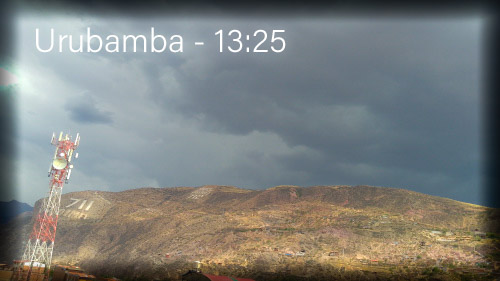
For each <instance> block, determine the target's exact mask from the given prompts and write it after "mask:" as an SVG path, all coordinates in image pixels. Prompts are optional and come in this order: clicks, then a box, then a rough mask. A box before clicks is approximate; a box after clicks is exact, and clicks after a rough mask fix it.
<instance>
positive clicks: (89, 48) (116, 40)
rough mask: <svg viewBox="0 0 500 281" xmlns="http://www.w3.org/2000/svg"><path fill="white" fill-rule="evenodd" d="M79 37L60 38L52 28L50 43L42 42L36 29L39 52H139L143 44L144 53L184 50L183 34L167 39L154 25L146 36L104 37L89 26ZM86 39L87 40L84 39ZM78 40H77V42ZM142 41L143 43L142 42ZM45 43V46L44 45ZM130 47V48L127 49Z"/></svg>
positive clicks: (67, 36)
mask: <svg viewBox="0 0 500 281" xmlns="http://www.w3.org/2000/svg"><path fill="white" fill-rule="evenodd" d="M75 37H76V36H75ZM78 37H79V39H77V38H74V37H73V35H68V34H60V35H59V36H58V38H56V36H54V29H53V28H51V29H50V40H49V42H50V44H46V43H45V41H43V42H44V44H40V31H39V29H38V28H37V29H36V48H37V50H38V51H39V52H42V53H48V52H52V51H56V52H57V51H59V52H60V53H62V52H63V50H64V49H67V50H69V51H70V52H72V53H82V52H87V53H97V52H101V51H105V52H108V53H119V52H124V53H126V52H134V53H135V52H137V47H138V46H139V47H140V46H141V45H142V50H143V51H144V53H147V52H148V45H149V50H150V51H151V52H152V53H162V52H165V51H166V50H167V48H168V50H169V51H170V52H172V53H178V52H181V53H182V52H183V41H182V36H180V35H172V36H170V42H169V41H167V39H166V38H165V36H163V35H161V34H155V29H154V27H151V36H150V37H146V36H145V35H123V36H122V37H121V38H120V37H118V36H117V35H114V34H111V35H108V36H106V38H104V39H103V37H101V36H100V35H97V34H91V32H90V27H87V34H86V37H85V38H84V35H80V36H78ZM84 39H85V40H84ZM75 41H76V42H75ZM56 42H57V43H59V46H58V47H59V49H57V47H56V50H54V45H55V44H56ZM141 43H142V44H141ZM42 45H43V46H42ZM127 48H128V49H127Z"/></svg>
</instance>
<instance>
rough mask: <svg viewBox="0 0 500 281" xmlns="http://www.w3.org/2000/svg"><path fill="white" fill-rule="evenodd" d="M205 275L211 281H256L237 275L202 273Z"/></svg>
mask: <svg viewBox="0 0 500 281" xmlns="http://www.w3.org/2000/svg"><path fill="white" fill-rule="evenodd" d="M202 274H203V275H204V276H205V277H207V278H208V279H210V281H255V280H253V279H248V278H235V277H228V276H217V275H212V274H206V273H202Z"/></svg>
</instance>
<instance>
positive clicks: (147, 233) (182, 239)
mask: <svg viewBox="0 0 500 281" xmlns="http://www.w3.org/2000/svg"><path fill="white" fill-rule="evenodd" d="M41 202H42V201H41V200H39V201H38V202H37V203H36V204H35V209H34V210H33V212H34V213H36V211H37V208H39V206H40V203H41ZM26 214H28V213H26ZM498 217H500V210H499V209H494V208H488V207H483V206H478V205H473V204H468V203H463V202H459V201H455V200H452V199H447V198H441V197H437V196H431V195H426V194H423V193H418V192H414V191H409V190H405V189H398V188H387V187H374V186H345V185H335V186H333V185H332V186H310V187H299V186H293V185H281V186H275V187H271V188H268V189H265V190H249V189H242V188H238V187H234V186H220V185H204V186H199V187H166V188H152V187H143V188H138V189H130V190H125V191H121V192H108V191H95V190H88V191H80V192H71V193H66V194H63V195H62V197H61V209H60V212H59V220H58V226H57V236H56V247H55V248H54V256H53V262H54V263H55V264H58V263H60V264H75V265H78V266H81V267H83V268H86V269H87V270H89V272H92V273H99V274H101V275H111V276H117V277H127V276H131V275H134V276H143V277H145V278H146V277H147V278H146V279H148V280H152V279H159V278H160V279H161V278H163V277H165V276H174V275H176V274H178V273H183V272H186V271H187V270H188V269H191V268H192V265H193V263H194V261H201V262H202V265H203V270H204V271H205V272H207V273H211V274H212V273H217V272H219V273H222V271H221V270H223V268H226V269H227V270H228V271H227V272H226V274H227V275H239V276H249V277H255V278H256V280H276V279H273V278H267V279H265V278H260V277H259V276H260V275H259V273H262V272H271V273H276V274H278V273H280V272H286V270H287V268H288V269H290V270H291V272H293V274H296V275H299V276H308V275H310V274H313V273H314V274H316V273H317V272H319V271H317V272H315V270H316V269H318V270H319V268H321V269H322V270H323V271H322V272H326V271H325V270H327V269H328V268H330V267H329V266H330V265H332V264H335V267H334V268H339V266H340V264H347V263H348V264H349V265H350V266H352V268H354V269H361V268H364V266H365V264H364V263H365V262H370V261H374V260H375V261H378V262H380V263H384V264H393V265H394V266H398V267H403V266H407V265H409V264H410V263H412V264H416V265H418V266H420V267H422V268H423V267H425V266H435V265H436V262H438V261H439V260H440V259H441V260H446V261H447V262H449V263H452V264H453V266H457V265H465V266H469V267H474V266H475V265H476V264H481V263H485V262H486V261H487V259H490V258H491V257H494V256H495V255H497V253H496V252H495V251H496V250H495V247H492V245H493V244H494V243H497V241H498V240H499V239H497V238H496V237H500V229H499V228H498V227H497V226H496V225H495V224H494V223H493V222H494V221H495V220H496V218H498ZM32 225H33V223H32V221H31V218H30V217H28V216H26V215H25V216H18V217H17V218H16V219H14V220H11V222H9V223H7V224H6V225H5V227H3V228H2V227H0V237H3V238H4V239H3V240H2V242H3V245H2V244H0V262H1V261H3V260H5V261H9V260H12V259H15V258H16V257H19V256H21V255H22V247H19V246H17V245H21V244H22V243H23V241H25V240H26V239H27V237H28V235H29V233H30V231H31V228H32ZM429 245H430V246H429ZM2 250H3V252H2ZM378 262H377V263H378ZM311 265H314V266H311ZM238 270H240V271H238ZM328 270H329V269H328ZM169 274H170V275H169ZM118 275H119V276H118ZM382 279H383V278H382ZM297 280H300V279H297ZM315 280H329V279H328V278H327V279H325V278H319V279H318V278H317V279H315ZM355 280H365V279H355Z"/></svg>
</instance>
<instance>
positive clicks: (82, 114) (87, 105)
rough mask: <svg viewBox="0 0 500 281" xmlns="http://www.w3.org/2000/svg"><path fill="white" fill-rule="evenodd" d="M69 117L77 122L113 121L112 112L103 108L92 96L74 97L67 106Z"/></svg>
mask: <svg viewBox="0 0 500 281" xmlns="http://www.w3.org/2000/svg"><path fill="white" fill-rule="evenodd" d="M65 109H66V111H67V112H68V114H69V118H70V119H71V120H73V121H75V122H77V123H86V124H110V123H112V122H113V119H112V118H111V115H112V114H111V112H107V111H104V110H101V109H99V108H98V107H97V104H96V102H95V101H94V99H93V98H92V97H91V96H88V95H87V96H84V97H82V98H79V99H76V100H75V99H72V100H71V101H70V102H68V103H67V104H66V106H65Z"/></svg>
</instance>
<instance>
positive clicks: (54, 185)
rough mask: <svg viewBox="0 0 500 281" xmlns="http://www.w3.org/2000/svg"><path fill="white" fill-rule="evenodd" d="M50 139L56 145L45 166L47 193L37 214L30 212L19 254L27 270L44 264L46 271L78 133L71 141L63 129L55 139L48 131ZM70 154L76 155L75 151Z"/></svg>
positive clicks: (78, 140) (50, 257)
mask: <svg viewBox="0 0 500 281" xmlns="http://www.w3.org/2000/svg"><path fill="white" fill-rule="evenodd" d="M51 143H52V145H55V146H56V152H55V153H54V159H53V160H52V163H51V165H50V168H49V177H50V183H49V193H48V196H47V197H46V198H44V199H43V203H42V205H41V207H40V208H39V211H38V214H36V215H34V220H35V222H34V224H33V230H32V232H31V235H30V237H29V239H28V243H27V244H26V248H25V249H24V254H23V258H22V262H23V263H24V265H28V266H29V268H30V271H31V268H33V267H45V269H44V271H45V272H46V273H48V272H49V269H50V263H51V261H52V252H53V250H54V239H55V237H56V228H57V218H58V216H59V207H60V204H61V194H62V189H63V185H64V183H67V182H68V180H69V177H70V175H71V169H72V168H73V165H72V164H71V159H72V157H73V151H74V150H75V149H76V148H77V147H78V145H79V143H80V135H79V134H76V138H75V141H74V142H73V141H72V140H71V136H68V134H66V135H64V136H63V132H61V134H60V135H59V138H58V139H56V137H55V135H54V134H52V141H51ZM74 158H78V153H75V155H74Z"/></svg>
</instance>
